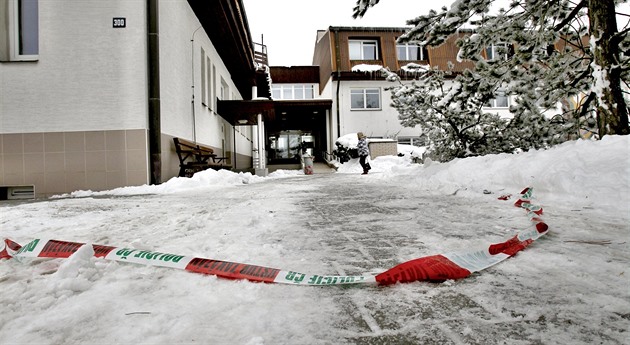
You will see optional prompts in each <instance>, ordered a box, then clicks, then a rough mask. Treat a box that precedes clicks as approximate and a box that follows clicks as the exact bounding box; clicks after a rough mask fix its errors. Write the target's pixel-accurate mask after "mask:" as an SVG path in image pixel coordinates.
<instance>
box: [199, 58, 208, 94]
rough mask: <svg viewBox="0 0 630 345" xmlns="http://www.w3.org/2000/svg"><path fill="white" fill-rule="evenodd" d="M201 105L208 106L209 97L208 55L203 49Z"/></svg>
mask: <svg viewBox="0 0 630 345" xmlns="http://www.w3.org/2000/svg"><path fill="white" fill-rule="evenodd" d="M200 69H201V104H203V105H206V104H208V97H207V93H206V53H205V52H204V51H203V48H201V67H200Z"/></svg>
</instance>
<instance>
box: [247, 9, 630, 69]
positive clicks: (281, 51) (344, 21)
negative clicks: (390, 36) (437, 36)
mask: <svg viewBox="0 0 630 345" xmlns="http://www.w3.org/2000/svg"><path fill="white" fill-rule="evenodd" d="M453 1H454V0H381V1H380V2H379V4H378V5H376V6H375V7H374V8H372V9H370V10H369V11H368V12H367V14H366V15H365V17H363V18H361V19H353V18H352V8H353V7H354V6H355V4H356V0H311V1H305V0H243V3H244V4H245V12H246V13H247V20H248V22H249V28H250V31H251V34H252V39H253V40H254V42H256V43H261V42H262V43H264V44H265V45H267V53H268V56H269V65H270V66H304V65H311V64H312V62H313V49H314V47H315V39H316V37H317V30H326V29H328V27H329V26H381V27H405V26H406V21H407V20H408V19H413V18H415V17H417V16H419V15H423V14H427V13H428V12H429V10H430V9H435V10H439V9H440V8H441V7H442V6H447V7H450V5H451V4H452V3H453ZM629 8H630V5H629V4H627V3H626V4H624V5H622V6H620V7H618V8H617V11H620V10H621V12H624V13H628V12H630V11H629V10H628V9H629ZM628 18H630V17H627V16H626V17H623V18H620V17H618V23H617V25H618V27H619V29H621V28H622V27H623V26H624V25H625V24H626V23H627V22H628ZM261 35H263V38H262V39H261Z"/></svg>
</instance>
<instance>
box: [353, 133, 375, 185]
mask: <svg viewBox="0 0 630 345" xmlns="http://www.w3.org/2000/svg"><path fill="white" fill-rule="evenodd" d="M357 137H358V138H359V143H358V144H357V151H359V163H360V164H361V167H362V168H363V174H361V175H367V173H368V171H369V170H370V169H372V167H371V166H370V163H368V162H366V160H367V157H368V156H369V155H370V149H369V148H368V145H367V141H366V140H365V139H366V137H365V135H364V134H363V133H362V132H359V133H357Z"/></svg>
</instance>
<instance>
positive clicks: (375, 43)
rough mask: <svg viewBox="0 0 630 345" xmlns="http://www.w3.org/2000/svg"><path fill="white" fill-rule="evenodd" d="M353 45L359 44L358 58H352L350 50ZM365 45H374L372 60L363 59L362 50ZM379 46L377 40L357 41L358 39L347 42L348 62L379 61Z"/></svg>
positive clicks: (363, 52)
mask: <svg viewBox="0 0 630 345" xmlns="http://www.w3.org/2000/svg"><path fill="white" fill-rule="evenodd" d="M353 43H358V44H359V51H360V55H361V56H360V58H358V59H357V58H356V57H353V56H352V49H351V45H352V44H353ZM366 44H373V45H374V59H366V58H365V51H364V48H365V46H366ZM378 48H379V44H378V40H377V39H359V38H351V39H349V40H348V57H349V59H350V60H365V61H376V60H379V59H380V57H379V54H378V53H379V51H378V50H379V49H378Z"/></svg>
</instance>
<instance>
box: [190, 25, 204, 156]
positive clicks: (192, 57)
mask: <svg viewBox="0 0 630 345" xmlns="http://www.w3.org/2000/svg"><path fill="white" fill-rule="evenodd" d="M201 28H202V26H201V25H200V26H199V27H198V28H197V29H196V30H195V31H193V34H192V37H191V38H190V77H191V80H192V86H191V90H192V97H191V98H190V107H191V111H192V122H193V126H192V127H193V128H192V133H193V141H194V142H195V143H196V142H197V119H196V118H195V34H196V33H197V31H198V30H199V29H201ZM204 59H205V58H204ZM206 68H207V67H206Z"/></svg>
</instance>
